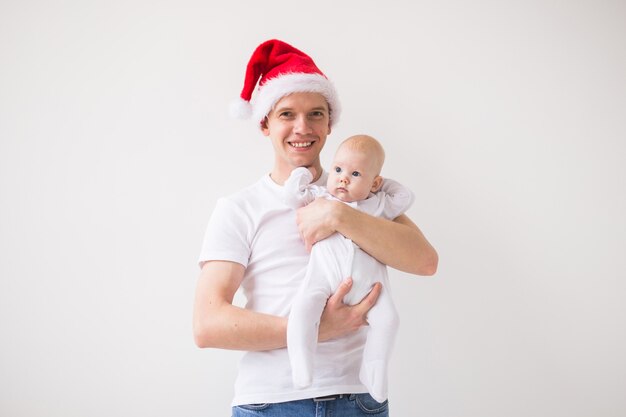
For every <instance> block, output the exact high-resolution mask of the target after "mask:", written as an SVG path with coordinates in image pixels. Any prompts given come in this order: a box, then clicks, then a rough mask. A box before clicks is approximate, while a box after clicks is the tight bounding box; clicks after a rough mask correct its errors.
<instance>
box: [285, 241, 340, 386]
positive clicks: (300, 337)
mask: <svg viewBox="0 0 626 417" xmlns="http://www.w3.org/2000/svg"><path fill="white" fill-rule="evenodd" d="M341 240H343V237H341V238H340V239H338V236H335V235H333V236H331V237H329V238H327V239H324V240H322V241H320V242H318V243H316V244H315V245H314V246H313V250H312V251H311V258H310V260H309V265H308V267H307V272H306V275H305V278H304V282H303V283H302V286H301V287H300V289H299V290H298V293H297V295H296V297H295V298H294V300H293V303H292V306H291V312H290V313H289V320H288V322H287V350H288V352H289V360H290V362H291V369H292V376H293V382H294V386H295V387H296V388H306V387H308V386H309V385H311V382H312V380H313V361H314V356H315V350H316V347H317V337H318V332H319V324H320V317H321V316H322V311H323V310H324V307H325V306H326V301H328V297H330V295H331V293H332V292H333V291H334V289H335V288H334V285H333V284H332V283H331V281H333V282H335V281H337V282H341V280H342V279H344V278H347V277H348V275H347V274H348V273H349V272H346V267H345V265H344V264H345V259H346V257H348V256H349V257H350V258H351V256H352V253H351V252H349V251H351V250H352V247H351V246H348V245H345V244H344V245H343V246H338V244H340V243H341Z"/></svg>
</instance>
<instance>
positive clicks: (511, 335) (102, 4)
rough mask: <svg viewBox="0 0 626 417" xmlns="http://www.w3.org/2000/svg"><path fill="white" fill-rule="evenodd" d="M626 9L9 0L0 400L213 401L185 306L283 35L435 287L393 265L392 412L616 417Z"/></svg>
mask: <svg viewBox="0 0 626 417" xmlns="http://www.w3.org/2000/svg"><path fill="white" fill-rule="evenodd" d="M625 21H626V4H625V3H624V2H623V1H602V0H600V1H598V0H595V1H576V2H573V1H551V2H546V1H488V0H479V1H473V2H465V1H461V0H458V1H455V0H443V1H431V2H423V1H417V2H415V1H404V2H401V1H395V2H394V1H389V2H379V1H377V2H374V1H367V0H361V1H344V2H341V1H325V0H320V1H317V2H313V3H298V4H296V3H293V2H292V3H289V2H287V3H285V2H278V1H264V2H253V1H249V2H243V1H232V2H219V3H218V2H211V1H186V0H179V1H176V2H174V1H110V0H108V1H77V0H76V1H7V0H4V1H2V2H0V59H1V64H0V138H1V141H0V192H1V194H0V276H1V281H0V329H1V331H0V334H1V343H0V355H1V356H0V415H2V416H11V417H21V416H29V417H30V416H64V417H72V416H92V417H96V416H228V415H229V413H230V410H229V403H230V400H231V396H232V383H233V379H234V376H235V372H236V363H237V359H238V357H239V353H238V352H228V351H219V350H200V349H197V348H196V347H195V346H194V344H193V341H192V332H191V310H192V301H193V292H194V286H195V281H196V277H197V275H198V272H199V270H198V267H197V265H196V258H197V255H198V253H199V250H200V245H201V241H202V236H203V233H204V229H205V226H206V223H207V221H208V218H209V215H210V213H211V210H212V208H213V206H214V204H215V201H216V199H217V198H218V197H219V196H221V195H225V194H228V193H231V192H234V191H236V190H238V189H240V188H241V187H243V186H245V185H247V184H249V183H251V182H253V181H255V180H256V179H257V178H259V177H260V176H261V175H263V174H265V173H267V172H268V171H269V169H270V167H271V158H272V153H271V147H270V144H269V143H268V140H267V139H266V138H264V137H263V136H261V134H260V133H259V132H258V130H257V129H256V128H255V127H254V125H253V124H252V123H251V122H239V121H233V120H230V119H229V117H228V115H227V107H228V103H229V102H230V100H232V99H233V98H234V97H236V96H237V95H238V93H239V92H240V89H241V86H242V82H243V73H244V68H245V64H246V63H247V60H248V58H249V56H250V54H251V53H252V51H253V49H254V48H255V47H256V46H257V45H258V44H259V43H260V42H262V41H264V40H266V39H270V38H274V37H276V38H280V39H283V40H285V41H287V42H289V43H292V44H293V45H295V46H296V47H298V48H300V49H302V50H304V51H306V52H307V53H309V54H310V55H312V56H313V57H314V59H315V60H316V62H317V64H318V65H319V66H320V68H322V70H323V71H324V72H325V73H326V74H327V75H328V76H329V77H330V78H331V79H332V80H333V81H334V82H335V84H336V86H337V88H338V90H339V92H340V96H341V98H342V102H343V106H344V113H343V117H342V121H341V122H340V124H339V125H338V127H337V128H336V129H335V131H334V132H333V134H332V135H331V137H330V139H329V143H328V145H327V149H326V150H325V153H324V154H323V163H325V164H328V163H329V162H330V157H331V155H332V154H331V152H332V150H333V149H334V148H335V147H336V145H337V143H338V142H339V141H340V140H341V139H343V138H345V137H347V136H348V135H351V134H355V133H361V132H364V133H369V134H371V135H374V136H376V137H377V138H379V139H380V140H381V141H382V142H383V143H384V145H385V147H386V149H387V154H388V158H387V163H386V166H385V170H384V174H385V175H387V176H389V177H393V178H396V179H398V180H400V181H401V182H403V183H405V184H407V185H408V186H410V187H411V188H412V189H413V190H414V191H415V192H416V194H417V200H416V204H415V205H414V207H413V208H412V209H411V210H410V212H409V213H408V214H409V216H410V217H411V218H412V219H413V220H414V221H415V222H416V223H417V224H418V225H420V227H421V228H422V230H423V231H424V233H425V234H426V235H427V237H428V238H429V239H430V241H431V242H432V243H433V245H434V246H435V247H436V248H437V249H438V251H439V254H440V266H439V271H438V273H437V275H436V277H434V278H420V277H413V276H409V275H407V274H403V273H400V272H397V271H393V272H392V273H391V280H392V283H393V290H394V294H395V298H396V302H397V305H398V307H399V310H400V313H401V317H402V327H401V330H400V336H399V341H398V345H397V348H396V350H395V355H394V358H393V363H392V369H391V375H390V377H391V402H392V413H393V415H395V416H430V417H435V416H440V417H490V416H494V417H495V416H507V417H517V416H520V417H522V416H524V417H526V416H534V417H537V416H550V417H553V416H563V417H575V416H580V417H588V416H595V417H612V416H615V417H617V416H624V415H625V414H626V396H624V392H626V355H624V352H626V308H625V307H624V299H625V297H624V296H625V295H626V284H625V283H624V280H625V278H626V256H624V253H623V252H624V250H625V249H626V221H625V215H624V213H626V191H625V190H626V168H625V162H626V144H625V140H626V134H625V132H626V129H625V128H626V82H625V80H626V77H625V74H626V25H625V24H624V22H625Z"/></svg>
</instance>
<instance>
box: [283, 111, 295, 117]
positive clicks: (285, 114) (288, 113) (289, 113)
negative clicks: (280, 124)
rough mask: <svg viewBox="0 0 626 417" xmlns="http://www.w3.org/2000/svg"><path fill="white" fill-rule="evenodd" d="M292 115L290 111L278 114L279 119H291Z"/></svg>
mask: <svg viewBox="0 0 626 417" xmlns="http://www.w3.org/2000/svg"><path fill="white" fill-rule="evenodd" d="M291 116H292V113H291V112H290V111H284V112H282V113H281V114H280V117H291Z"/></svg>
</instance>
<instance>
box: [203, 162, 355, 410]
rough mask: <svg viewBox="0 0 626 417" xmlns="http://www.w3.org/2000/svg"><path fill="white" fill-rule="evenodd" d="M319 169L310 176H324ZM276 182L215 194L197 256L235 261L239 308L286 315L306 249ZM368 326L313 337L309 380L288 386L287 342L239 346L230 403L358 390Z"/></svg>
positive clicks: (323, 180)
mask: <svg viewBox="0 0 626 417" xmlns="http://www.w3.org/2000/svg"><path fill="white" fill-rule="evenodd" d="M326 177H327V174H326V173H324V174H323V175H322V176H321V178H320V179H319V180H318V181H317V182H316V184H318V185H323V184H325V183H326ZM282 189H283V187H281V186H280V185H278V184H276V183H274V182H273V181H272V179H271V178H270V177H269V175H266V176H264V177H263V178H261V179H260V180H259V181H258V182H256V183H255V184H253V185H252V186H250V187H247V188H245V189H243V190H242V191H240V192H237V193H235V194H233V195H231V196H228V197H225V198H221V199H220V200H218V202H217V205H216V207H215V210H214V211H213V213H212V215H211V219H210V220H209V225H208V227H207V231H206V234H205V238H204V243H203V246H202V251H201V254H200V258H199V261H200V264H202V263H203V262H205V261H210V260H222V261H231V262H236V263H239V264H241V265H243V266H244V267H246V271H245V274H244V279H243V282H242V284H241V288H242V289H243V294H244V296H245V297H246V300H247V303H246V308H248V309H251V310H254V311H258V312H262V313H267V314H272V315H276V316H282V317H287V316H288V315H289V311H290V307H291V300H292V299H293V297H294V296H295V294H296V292H297V290H298V288H299V287H300V284H301V282H302V279H303V278H304V273H305V271H306V267H307V263H308V260H309V254H308V253H307V251H306V249H305V247H304V244H303V243H302V241H301V240H300V236H299V233H298V228H297V226H296V217H295V211H294V210H293V209H292V208H290V207H289V206H287V205H286V204H285V203H284V202H283V191H282ZM366 332H367V328H366V327H363V328H361V329H360V330H358V331H356V332H355V333H352V334H350V335H348V336H345V337H342V338H339V339H334V340H330V341H326V342H321V343H319V344H318V347H317V352H316V358H315V371H314V376H313V384H312V385H311V386H310V387H308V388H306V389H302V390H298V389H295V388H294V387H293V382H292V378H291V367H290V365H289V357H288V354H287V349H286V348H283V349H275V350H270V351H262V352H246V353H245V354H244V356H243V357H242V359H241V361H240V364H239V373H238V375H237V380H236V382H235V397H234V398H233V401H232V405H241V404H256V403H276V402H284V401H292V400H300V399H304V398H313V397H320V396H324V395H330V394H342V393H364V392H367V388H366V387H365V386H364V385H363V384H362V383H361V382H360V380H359V369H360V365H361V359H362V355H363V346H364V344H365V338H366Z"/></svg>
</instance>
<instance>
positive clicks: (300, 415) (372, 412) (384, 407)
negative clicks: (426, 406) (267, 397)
mask: <svg viewBox="0 0 626 417" xmlns="http://www.w3.org/2000/svg"><path fill="white" fill-rule="evenodd" d="M255 416H257V417H330V416H333V417H361V416H369V417H372V416H377V417H389V403H388V402H387V401H385V402H384V403H379V402H377V401H376V400H375V399H373V398H372V397H371V396H370V395H369V394H342V395H329V396H327V397H321V398H315V399H307V400H298V401H288V402H285V403H273V404H272V403H267V404H247V405H239V406H236V407H233V415H232V417H255Z"/></svg>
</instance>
